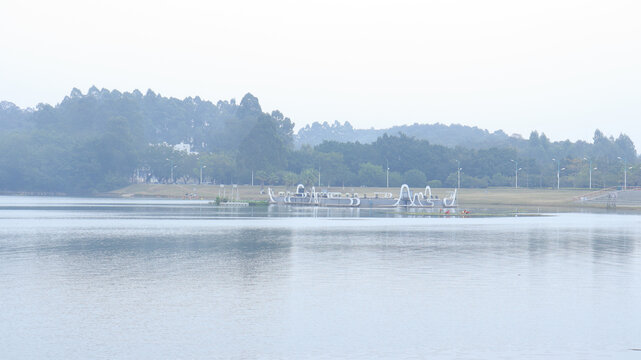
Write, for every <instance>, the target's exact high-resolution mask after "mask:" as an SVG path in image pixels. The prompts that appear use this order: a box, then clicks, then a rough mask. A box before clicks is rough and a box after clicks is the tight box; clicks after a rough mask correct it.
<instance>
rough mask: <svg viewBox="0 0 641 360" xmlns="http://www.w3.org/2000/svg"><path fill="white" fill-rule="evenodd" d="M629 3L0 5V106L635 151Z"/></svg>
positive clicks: (636, 34) (638, 65)
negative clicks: (243, 109) (108, 106)
mask: <svg viewBox="0 0 641 360" xmlns="http://www.w3.org/2000/svg"><path fill="white" fill-rule="evenodd" d="M640 19H641V2H639V1H621V0H609V1H602V0H600V1H586V0H576V1H564V0H553V1H546V0H543V1H542V0H537V1H516V0H509V1H495V0H485V1H479V0H470V1H456V0H443V1H429V0H427V1H386V2H377V1H364V0H363V1H351V2H348V1H333V0H323V1H300V0H298V1H286V0H279V1H259V0H247V1H229V0H227V1H221V2H217V1H184V0H182V1H157V0H156V1H131V0H128V1H120V0H116V1H114V0H111V1H92V0H81V1H68V0H57V1H28V0H22V1H4V0H3V1H2V2H1V3H0V35H1V37H0V39H1V42H0V100H8V101H11V102H14V103H16V104H17V105H19V106H22V107H26V106H34V105H35V104H37V103H38V102H47V103H52V104H56V103H58V102H60V101H61V100H62V98H63V97H64V96H65V95H67V94H68V93H69V92H70V91H71V89H72V88H73V87H78V88H80V89H81V90H82V91H83V92H86V91H87V89H88V88H89V87H90V86H91V85H96V86H97V87H98V88H103V87H104V88H107V89H118V90H121V91H131V90H133V89H140V90H141V91H143V92H144V91H145V90H146V89H148V88H151V89H153V90H154V91H156V92H157V93H161V94H162V95H164V96H174V97H179V98H183V97H186V96H196V95H198V96H200V97H201V98H203V99H207V100H212V101H217V100H220V99H230V98H236V99H240V98H241V97H242V96H243V95H244V94H245V93H246V92H251V93H253V94H254V95H256V96H257V97H258V98H259V99H260V102H261V105H262V106H263V109H264V110H266V111H271V110H273V109H280V110H281V111H282V112H283V113H284V114H285V115H287V116H289V117H291V118H292V120H293V121H295V122H296V124H297V128H299V127H301V126H304V125H305V124H308V123H311V122H313V121H329V122H332V121H334V120H339V121H341V122H343V121H346V120H347V121H350V122H351V123H352V124H353V125H354V126H356V127H372V126H373V127H376V128H380V127H389V126H392V125H396V124H404V123H414V122H419V123H434V122H441V123H445V124H450V123H460V124H466V125H476V126H479V127H482V128H487V129H490V130H496V129H504V130H505V131H507V132H508V133H513V132H517V133H521V134H523V135H524V136H527V135H528V134H529V132H530V131H531V130H533V129H538V130H539V131H544V132H545V133H546V134H548V136H550V137H551V138H552V139H565V138H570V139H572V140H575V139H591V137H592V134H593V132H594V129H595V128H597V127H598V128H600V129H602V130H603V131H604V132H605V133H606V134H612V135H615V136H616V135H618V134H619V133H621V132H624V133H627V134H629V135H630V136H631V137H632V139H633V140H634V141H635V143H636V144H637V146H638V147H641V125H639V122H640V120H641V93H640V86H641V20H640Z"/></svg>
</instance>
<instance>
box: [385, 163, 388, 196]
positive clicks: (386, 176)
mask: <svg viewBox="0 0 641 360" xmlns="http://www.w3.org/2000/svg"><path fill="white" fill-rule="evenodd" d="M385 164H386V167H387V174H386V175H385V179H386V182H385V183H386V185H385V186H386V187H387V188H388V189H389V160H387V159H385Z"/></svg>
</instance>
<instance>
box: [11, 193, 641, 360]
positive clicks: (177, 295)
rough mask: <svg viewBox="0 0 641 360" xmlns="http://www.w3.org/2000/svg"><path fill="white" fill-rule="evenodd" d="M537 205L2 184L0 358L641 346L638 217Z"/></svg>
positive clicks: (543, 352)
mask: <svg viewBox="0 0 641 360" xmlns="http://www.w3.org/2000/svg"><path fill="white" fill-rule="evenodd" d="M504 210H505V213H506V214H509V213H510V211H511V209H504ZM550 215H551V216H536V217H527V216H518V217H515V216H506V217H491V218H430V217H420V216H412V215H407V214H405V213H403V212H399V211H392V210H366V209H318V208H316V209H314V208H302V209H291V208H275V207H250V208H243V209H221V208H216V207H213V206H211V205H208V204H207V203H206V202H202V201H174V200H146V199H145V200H133V199H94V198H92V199H82V198H46V197H19V196H4V197H0V289H1V290H0V354H1V355H0V357H2V358H8V359H18V358H22V359H34V358H57V359H87V358H101V359H115V358H117V359H121V358H133V359H140V358H145V359H158V358H170V359H173V358H187V359H212V358H222V359H227V358H234V359H254V358H266V359H273V358H278V359H280V358H287V359H307V358H310V359H316V358H321V359H325V358H346V359H398V358H430V359H441V358H443V359H450V358H457V359H497V358H522V359H527V358H537V359H538V358H558V359H568V358H594V359H601V358H633V359H635V358H636V359H639V358H641V352H638V351H635V350H634V349H638V348H641V308H640V306H639V304H640V303H641V300H640V299H641V215H638V214H634V213H626V214H622V213H605V212H594V213H591V212H584V213H556V214H550Z"/></svg>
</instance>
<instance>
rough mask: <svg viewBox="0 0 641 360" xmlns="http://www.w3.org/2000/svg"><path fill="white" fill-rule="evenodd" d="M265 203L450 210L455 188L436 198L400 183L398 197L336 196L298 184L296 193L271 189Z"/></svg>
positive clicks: (336, 194)
mask: <svg viewBox="0 0 641 360" xmlns="http://www.w3.org/2000/svg"><path fill="white" fill-rule="evenodd" d="M267 191H268V194H269V203H270V204H277V205H292V206H321V207H360V208H394V207H415V208H453V207H456V192H457V191H456V189H455V190H454V191H452V192H451V193H450V194H449V195H448V196H446V197H444V198H442V199H439V198H438V197H437V196H433V195H432V189H431V188H430V187H429V186H426V187H425V191H424V192H416V193H412V191H411V190H410V188H409V186H407V184H403V185H402V186H401V189H400V191H399V195H398V197H394V196H393V195H392V193H389V192H386V193H381V192H375V193H373V194H369V196H368V194H362V195H359V194H358V193H353V194H350V193H345V194H343V193H340V192H329V191H316V188H315V187H313V186H312V189H311V191H306V190H305V186H304V185H303V184H298V186H297V187H296V192H294V193H291V192H289V191H287V192H284V191H281V192H279V193H278V194H275V193H274V191H273V190H272V189H271V188H268V189H267Z"/></svg>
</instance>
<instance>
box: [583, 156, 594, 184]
mask: <svg viewBox="0 0 641 360" xmlns="http://www.w3.org/2000/svg"><path fill="white" fill-rule="evenodd" d="M583 160H586V161H589V162H590V167H588V170H589V171H588V172H589V173H590V190H592V158H589V157H587V156H586V157H583ZM594 170H596V168H594Z"/></svg>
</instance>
